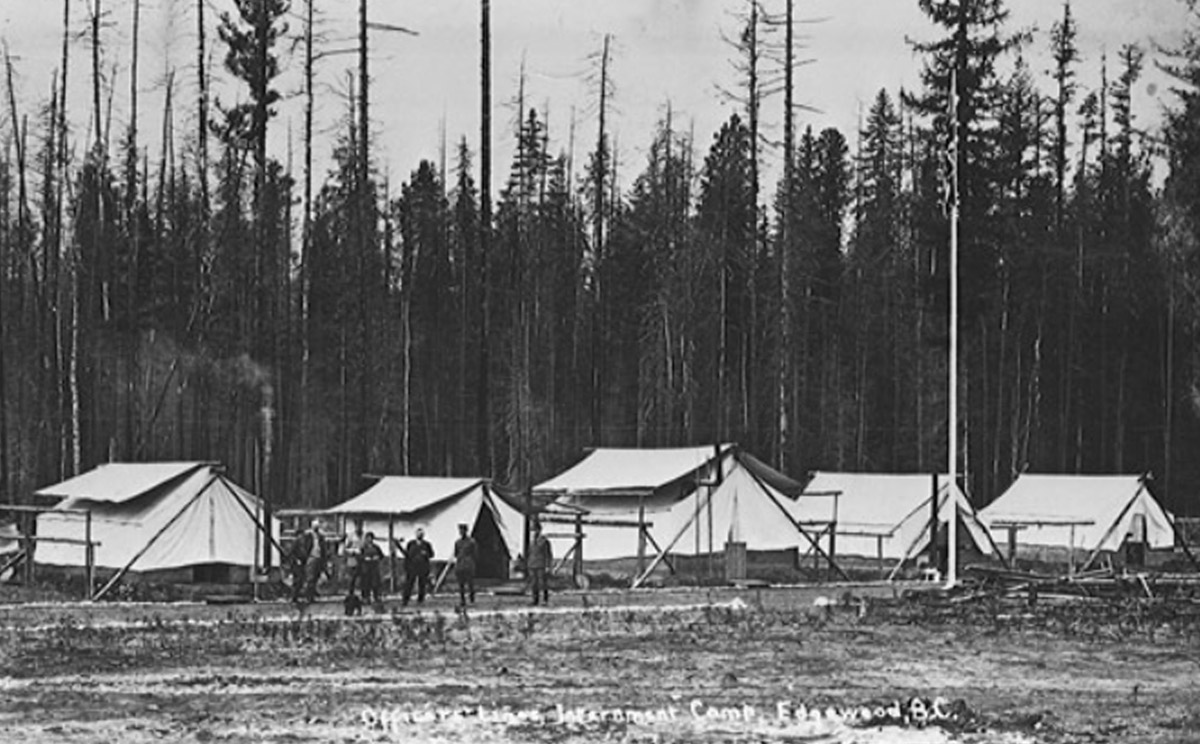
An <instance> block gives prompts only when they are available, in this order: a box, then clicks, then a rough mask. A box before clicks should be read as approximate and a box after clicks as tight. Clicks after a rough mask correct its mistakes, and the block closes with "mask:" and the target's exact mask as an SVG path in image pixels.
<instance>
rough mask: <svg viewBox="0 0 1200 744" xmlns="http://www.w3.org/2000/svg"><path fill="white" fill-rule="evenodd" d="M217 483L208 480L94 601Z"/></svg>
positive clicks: (97, 594) (114, 575)
mask: <svg viewBox="0 0 1200 744" xmlns="http://www.w3.org/2000/svg"><path fill="white" fill-rule="evenodd" d="M216 482H217V476H215V475H214V476H213V477H212V478H210V479H209V480H208V483H206V484H204V488H201V489H200V490H199V491H197V492H196V495H195V496H193V497H192V498H191V499H190V500H189V501H188V502H187V504H185V505H184V506H183V508H182V509H180V510H179V511H177V512H175V516H173V517H171V519H170V520H168V521H167V523H166V524H164V525H163V526H162V527H160V528H159V530H158V532H155V533H154V537H151V538H150V540H149V541H148V542H147V543H146V544H145V545H143V546H142V549H141V550H139V551H138V552H137V554H136V555H135V556H133V557H132V558H130V559H129V563H126V564H125V566H124V567H123V568H122V569H121V570H120V571H117V572H116V573H115V574H113V577H112V578H111V579H109V580H108V583H107V584H105V585H104V586H103V587H102V588H101V589H100V591H98V592H96V596H95V597H93V598H92V600H93V601H99V600H100V598H101V597H103V596H104V595H105V594H107V593H108V590H109V589H111V588H113V586H114V585H115V584H116V583H117V582H118V581H120V580H121V578H122V577H124V576H125V574H127V573H129V569H131V568H133V564H135V563H137V562H138V559H139V558H141V557H142V556H143V555H145V554H146V551H148V550H150V548H151V546H153V545H154V543H155V542H157V541H158V538H160V537H162V536H163V534H164V533H166V531H167V530H169V529H171V526H172V525H173V524H175V523H176V522H178V521H179V518H180V517H182V516H183V515H184V514H186V513H187V511H188V509H191V508H192V505H193V504H195V503H196V502H197V501H199V500H200V497H201V496H203V495H204V494H205V492H206V491H208V489H209V488H211V487H212V484H214V483H216ZM243 506H244V505H243Z"/></svg>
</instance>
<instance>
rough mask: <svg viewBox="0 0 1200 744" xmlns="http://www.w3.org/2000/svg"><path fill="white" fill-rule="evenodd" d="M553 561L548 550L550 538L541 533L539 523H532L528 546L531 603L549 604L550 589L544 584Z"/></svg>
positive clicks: (551, 554)
mask: <svg viewBox="0 0 1200 744" xmlns="http://www.w3.org/2000/svg"><path fill="white" fill-rule="evenodd" d="M553 561H554V551H553V550H551V548H550V538H548V537H546V536H545V535H544V534H543V533H542V525H541V523H540V522H534V523H533V540H532V541H531V542H530V545H529V589H530V591H531V593H532V594H533V603H534V604H535V605H536V604H539V600H540V601H541V602H542V603H545V604H550V587H549V586H548V585H547V584H546V573H547V572H548V571H549V570H550V566H551V564H552V563H553Z"/></svg>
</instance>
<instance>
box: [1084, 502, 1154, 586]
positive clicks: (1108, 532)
mask: <svg viewBox="0 0 1200 744" xmlns="http://www.w3.org/2000/svg"><path fill="white" fill-rule="evenodd" d="M1145 488H1146V484H1145V483H1142V484H1141V485H1140V486H1139V487H1138V491H1137V493H1135V494H1134V495H1133V498H1132V499H1130V500H1129V503H1127V504H1125V508H1123V509H1121V513H1120V514H1118V515H1117V518H1116V519H1114V520H1113V521H1112V524H1110V525H1109V526H1108V529H1107V530H1105V531H1104V535H1103V536H1102V537H1101V538H1100V541H1099V542H1098V543H1096V547H1095V548H1094V549H1093V550H1092V552H1091V555H1089V556H1088V559H1087V563H1084V564H1083V567H1082V568H1080V569H1079V570H1080V571H1086V570H1088V569H1089V568H1090V567H1091V565H1092V561H1094V560H1096V557H1097V556H1099V555H1100V546H1102V545H1104V543H1105V541H1106V540H1108V537H1109V535H1111V534H1112V533H1113V530H1115V529H1117V525H1118V524H1120V523H1121V520H1122V519H1124V518H1125V514H1126V513H1127V512H1128V511H1129V510H1130V509H1132V508H1133V504H1134V502H1136V501H1137V498H1138V496H1141V495H1142V491H1143V490H1144V489H1145ZM1074 557H1075V525H1071V558H1072V559H1073V558H1074Z"/></svg>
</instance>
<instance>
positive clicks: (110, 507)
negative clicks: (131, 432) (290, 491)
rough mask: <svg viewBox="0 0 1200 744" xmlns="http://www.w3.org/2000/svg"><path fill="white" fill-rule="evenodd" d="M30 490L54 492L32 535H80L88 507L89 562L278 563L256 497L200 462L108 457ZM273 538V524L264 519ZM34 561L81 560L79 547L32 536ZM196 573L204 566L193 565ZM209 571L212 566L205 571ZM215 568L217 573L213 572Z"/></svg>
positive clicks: (141, 566)
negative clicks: (91, 547) (105, 461)
mask: <svg viewBox="0 0 1200 744" xmlns="http://www.w3.org/2000/svg"><path fill="white" fill-rule="evenodd" d="M37 495H38V496H40V497H46V498H58V499H60V501H59V502H58V503H57V504H56V505H55V507H54V510H52V511H49V512H45V513H43V514H40V515H39V516H38V518H37V536H38V537H39V538H45V537H52V538H65V539H68V540H74V541H79V540H83V539H84V538H85V534H86V530H87V525H86V519H85V518H84V517H83V516H82V515H80V514H77V513H69V511H68V510H83V511H86V512H88V513H90V514H91V539H92V540H93V541H95V542H97V543H98V545H96V546H95V552H94V560H95V566H96V567H97V568H102V569H112V570H117V571H121V570H130V571H134V572H138V573H145V572H151V571H167V570H172V569H182V568H192V569H196V568H197V567H218V566H234V567H242V568H250V567H253V566H255V565H264V564H265V560H264V558H267V559H270V564H271V565H276V564H277V563H278V556H277V555H276V553H275V551H274V549H273V548H272V547H271V544H272V540H270V539H268V536H266V535H264V534H262V532H261V530H260V528H259V526H258V525H264V526H265V525H267V524H268V523H267V522H266V521H265V517H264V512H265V509H264V508H263V504H262V503H261V502H260V500H259V499H258V498H257V497H256V496H254V495H252V494H250V493H249V492H247V491H245V490H244V489H242V488H241V487H239V486H238V485H237V484H235V483H233V482H232V481H230V480H229V479H228V478H226V477H225V476H224V475H223V474H222V473H221V472H220V470H219V469H218V468H217V467H216V466H214V465H212V464H207V463H199V462H171V463H109V464H105V465H100V466H99V467H97V468H95V469H93V470H90V471H88V472H86V473H83V474H81V475H78V476H76V477H74V478H71V479H69V480H66V481H63V482H62V483H57V484H55V485H52V486H47V487H45V488H43V489H41V490H39V491H37ZM269 526H270V527H269V528H270V530H271V533H270V535H271V536H272V537H277V536H278V532H279V531H278V523H277V522H276V521H275V520H273V519H272V520H271V521H270V522H269ZM34 555H35V560H36V562H37V563H38V564H44V565H51V566H68V567H83V566H84V565H85V561H86V554H85V549H84V547H83V546H82V545H79V544H75V543H73V542H52V541H42V540H40V539H39V541H38V544H37V546H36V548H35V552H34ZM200 570H201V571H202V572H204V571H205V569H203V568H201V569H200ZM207 573H210V574H211V573H213V572H207ZM216 573H219V572H216Z"/></svg>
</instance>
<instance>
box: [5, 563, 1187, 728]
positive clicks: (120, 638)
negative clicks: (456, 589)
mask: <svg viewBox="0 0 1200 744" xmlns="http://www.w3.org/2000/svg"><path fill="white" fill-rule="evenodd" d="M897 594H898V590H897V589H896V588H895V587H890V586H856V587H836V588H835V587H815V588H779V589H774V588H773V589H746V590H731V589H724V590H715V589H714V590H703V589H701V590H692V591H647V592H624V591H613V592H594V593H589V594H584V593H573V594H569V595H558V596H556V597H554V600H553V604H552V606H551V607H549V608H537V609H535V608H529V607H526V606H525V605H524V603H523V602H522V600H521V598H518V597H492V596H487V597H481V598H480V602H479V604H478V605H476V606H475V607H473V608H472V609H471V610H470V611H468V612H467V613H466V614H465V615H462V614H459V613H457V612H456V611H455V610H454V608H453V604H452V600H451V599H450V598H448V597H437V598H435V599H434V600H433V601H432V602H430V603H427V604H426V605H425V606H423V607H421V608H420V609H415V608H408V609H403V610H401V609H399V608H397V607H394V606H393V604H394V603H393V602H391V601H389V603H388V607H387V609H386V611H385V612H384V613H381V614H373V613H371V611H370V610H367V612H366V613H365V615H364V616H362V617H354V618H346V617H343V616H342V608H341V606H340V604H337V603H325V604H320V605H318V606H315V607H314V608H313V609H312V610H311V611H310V612H307V613H305V614H304V615H300V614H299V613H298V612H297V611H296V610H295V609H293V608H290V607H288V606H287V605H283V604H277V603H260V604H253V605H237V606H222V607H214V606H205V605H117V604H101V605H96V606H86V605H50V604H44V605H32V606H6V607H3V608H0V741H2V742H23V743H26V744H37V743H39V742H62V741H67V742H148V741H166V742H242V741H250V742H390V741H413V742H458V743H461V742H593V741H624V742H709V743H716V742H721V743H724V742H840V743H848V742H864V743H866V742H914V743H915V742H989V743H1000V742H1004V743H1007V744H1017V743H1026V742H1114V743H1116V742H1154V743H1155V744H1166V743H1167V742H1200V606H1197V605H1195V604H1191V603H1187V602H1179V601H1176V602H1172V603H1171V604H1165V603H1147V602H1125V603H1112V602H1107V603H1083V602H1080V601H1072V602H1070V603H1052V602H1047V601H1043V602H1041V603H1039V604H1038V605H1037V606H1034V607H1029V606H1027V605H1025V604H1023V603H1013V602H1009V603H999V602H991V603H988V602H972V603H951V602H948V601H945V600H944V599H937V598H934V597H932V596H931V595H928V594H926V595H922V597H923V598H920V599H913V598H911V597H910V598H901V597H898V596H897ZM827 600H836V604H829V603H828V601H827Z"/></svg>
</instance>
